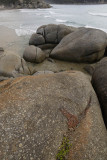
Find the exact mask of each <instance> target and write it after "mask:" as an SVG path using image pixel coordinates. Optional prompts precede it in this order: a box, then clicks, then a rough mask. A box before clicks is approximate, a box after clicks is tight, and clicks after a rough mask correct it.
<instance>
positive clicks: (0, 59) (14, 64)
mask: <svg viewBox="0 0 107 160" xmlns="http://www.w3.org/2000/svg"><path fill="white" fill-rule="evenodd" d="M21 74H22V75H23V74H25V75H28V74H30V71H29V69H28V67H27V64H26V62H25V61H24V59H23V58H21V57H19V56H17V55H15V54H7V55H6V54H2V55H1V56H0V76H4V77H17V76H19V75H21Z"/></svg>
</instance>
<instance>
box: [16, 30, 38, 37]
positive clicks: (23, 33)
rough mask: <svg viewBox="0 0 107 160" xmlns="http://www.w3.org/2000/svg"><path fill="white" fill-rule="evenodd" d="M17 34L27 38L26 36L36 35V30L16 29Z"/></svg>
mask: <svg viewBox="0 0 107 160" xmlns="http://www.w3.org/2000/svg"><path fill="white" fill-rule="evenodd" d="M15 32H16V34H17V36H25V35H31V34H33V33H35V32H36V31H35V30H30V29H15Z"/></svg>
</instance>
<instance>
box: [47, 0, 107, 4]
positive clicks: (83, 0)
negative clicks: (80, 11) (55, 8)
mask: <svg viewBox="0 0 107 160" xmlns="http://www.w3.org/2000/svg"><path fill="white" fill-rule="evenodd" d="M45 1H47V2H50V3H56V4H61V3H64V4H66V3H73V4H75V3H84V4H87V3H91V4H93V3H101V4H103V3H107V0H45Z"/></svg>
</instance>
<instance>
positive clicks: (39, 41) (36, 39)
mask: <svg viewBox="0 0 107 160" xmlns="http://www.w3.org/2000/svg"><path fill="white" fill-rule="evenodd" d="M43 44H45V39H44V37H43V36H42V35H40V34H36V33H34V34H32V36H31V38H30V40H29V45H35V46H38V45H43Z"/></svg>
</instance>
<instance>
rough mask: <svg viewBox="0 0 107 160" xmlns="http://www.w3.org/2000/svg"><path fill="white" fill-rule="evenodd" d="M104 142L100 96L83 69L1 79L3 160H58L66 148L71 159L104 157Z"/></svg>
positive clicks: (106, 151) (0, 143) (0, 158)
mask: <svg viewBox="0 0 107 160" xmlns="http://www.w3.org/2000/svg"><path fill="white" fill-rule="evenodd" d="M106 142H107V132H106V128H105V126H104V122H103V119H102V114H101V111H100V106H99V103H98V100H97V97H96V94H95V92H94V90H93V88H92V86H91V83H90V81H89V80H88V78H87V77H86V75H84V74H83V73H81V72H77V71H70V72H62V73H56V74H45V75H37V76H26V77H20V78H16V79H13V80H6V81H4V82H1V83H0V160H3V159H9V160H10V159H11V160H17V159H18V160H19V159H23V160H24V159H25V160H56V159H62V158H60V156H63V155H65V153H68V152H69V155H68V156H69V157H70V158H69V157H68V158H69V159H70V160H71V159H72V160H79V159H81V160H100V159H101V160H106V158H107V143H106ZM60 149H61V150H60ZM65 156H67V155H65ZM64 158H65V157H64Z"/></svg>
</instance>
